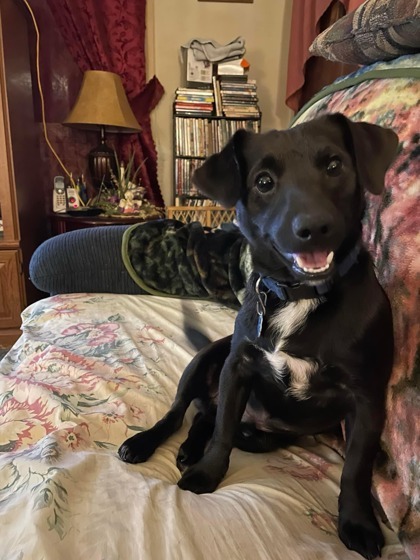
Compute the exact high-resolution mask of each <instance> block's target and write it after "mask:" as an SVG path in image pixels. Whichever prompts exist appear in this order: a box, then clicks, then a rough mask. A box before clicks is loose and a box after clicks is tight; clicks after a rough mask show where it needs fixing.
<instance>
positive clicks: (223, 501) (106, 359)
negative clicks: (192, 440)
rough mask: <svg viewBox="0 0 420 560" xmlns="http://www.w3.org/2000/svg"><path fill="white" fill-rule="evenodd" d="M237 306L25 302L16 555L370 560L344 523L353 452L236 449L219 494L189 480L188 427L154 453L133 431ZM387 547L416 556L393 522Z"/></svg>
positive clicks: (15, 381) (5, 524)
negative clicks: (345, 536)
mask: <svg viewBox="0 0 420 560" xmlns="http://www.w3.org/2000/svg"><path fill="white" fill-rule="evenodd" d="M185 315H187V316H188V317H189V324H190V325H193V326H195V327H197V328H199V329H200V330H201V331H203V332H204V333H205V334H206V335H207V336H208V337H209V338H211V339H215V338H218V337H221V336H224V335H225V334H227V333H229V332H231V330H232V326H233V321H234V315H235V313H234V311H232V310H230V309H228V308H225V307H223V306H222V305H219V304H215V303H208V302H204V301H197V300H188V301H186V300H180V299H168V298H161V297H155V296H126V295H117V296H116V295H108V294H74V295H62V296H54V297H51V298H47V299H45V300H42V301H39V302H37V303H36V304H33V305H32V306H30V307H29V308H28V309H27V310H26V311H25V312H24V315H23V335H22V337H21V338H20V340H19V341H18V342H17V343H16V345H15V346H14V347H13V349H12V350H11V351H10V352H9V353H8V355H7V356H6V357H5V358H4V359H3V361H2V362H1V364H0V557H1V559H2V560H18V559H19V560H29V559H30V560H41V559H42V560H58V559H60V560H67V559H68V560H79V559H85V558H86V559H89V560H117V559H118V560H139V559H141V560H165V559H168V560H205V559H210V558H211V559H212V560H213V559H214V560H226V559H231V560H255V559H264V560H265V559H267V560H284V559H287V560H316V559H319V560H321V559H322V560H333V559H334V560H351V559H353V560H359V559H360V557H359V556H358V555H357V554H356V553H353V552H350V551H348V550H347V549H346V548H345V547H344V545H343V544H342V543H341V542H340V540H339V539H338V537H337V533H336V521H337V496H338V489H339V478H340V472H341V468H342V459H341V456H340V455H339V454H338V453H337V452H336V451H335V450H334V449H333V448H332V447H329V446H327V445H326V444H321V443H319V442H316V441H315V440H314V439H313V438H307V439H306V440H302V442H301V445H300V446H293V447H290V448H288V449H287V450H280V451H277V452H275V453H268V454H262V455H253V454H248V453H244V452H241V451H239V450H234V451H233V454H232V461H231V466H230V468H229V471H228V473H227V476H226V478H225V479H224V481H223V483H222V484H221V486H220V488H218V489H217V490H216V492H214V493H213V494H208V495H202V496H198V495H195V494H193V493H191V492H185V491H182V490H180V489H179V488H178V487H177V486H176V482H177V480H178V479H179V476H180V474H179V471H178V470H177V468H176V464H175V457H176V454H177V450H178V447H179V445H180V443H181V442H182V441H183V439H184V438H185V437H186V431H187V429H188V424H189V423H190V422H191V417H192V414H193V411H192V410H190V411H189V412H188V414H187V419H186V421H185V423H184V427H183V429H182V430H181V431H180V432H179V433H178V434H176V435H175V436H174V437H172V438H171V439H170V440H169V441H168V442H167V443H166V444H165V445H163V446H162V447H161V448H160V449H159V450H158V451H157V452H156V453H155V454H154V455H153V457H152V458H151V459H150V460H149V461H148V462H147V463H144V464H142V465H128V464H125V463H123V462H121V461H120V460H119V459H118V456H117V454H116V450H117V449H118V446H119V445H120V444H121V442H122V441H123V440H124V439H125V438H126V437H127V436H130V435H132V434H134V433H135V432H136V431H138V430H143V429H144V428H147V427H149V426H151V425H152V424H153V423H154V422H155V421H157V420H158V419H159V418H160V417H161V416H162V415H163V414H164V413H165V412H166V410H167V409H168V407H169V405H170V403H171V401H172V399H173V397H174V394H175V390H176V386H177V383H178V380H179V377H180V374H181V372H182V370H183V368H184V367H185V365H186V364H187V363H188V362H189V360H190V359H191V357H192V356H193V355H194V353H195V350H194V349H193V348H192V347H191V345H190V343H189V342H188V341H187V340H186V338H185V335H184V331H183V317H184V316H185ZM383 529H384V532H385V535H386V540H387V546H386V547H385V549H384V551H383V558H386V559H389V560H391V559H392V560H397V559H398V560H403V559H406V558H407V556H406V555H405V553H404V552H403V550H402V548H401V545H400V544H399V543H398V542H397V538H396V535H395V533H393V532H392V531H391V530H389V529H388V528H387V527H386V526H385V525H384V526H383Z"/></svg>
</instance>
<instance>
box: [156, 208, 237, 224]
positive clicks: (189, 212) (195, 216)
mask: <svg viewBox="0 0 420 560" xmlns="http://www.w3.org/2000/svg"><path fill="white" fill-rule="evenodd" d="M167 216H168V218H172V219H174V220H179V221H180V222H184V223H186V224H189V223H190V222H200V223H201V224H202V225H203V226H207V227H211V228H217V227H219V226H220V225H221V224H224V223H227V222H232V221H233V220H234V219H235V209H234V208H228V209H226V208H222V207H220V206H169V207H168V208H167Z"/></svg>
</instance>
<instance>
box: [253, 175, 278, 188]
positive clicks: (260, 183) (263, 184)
mask: <svg viewBox="0 0 420 560" xmlns="http://www.w3.org/2000/svg"><path fill="white" fill-rule="evenodd" d="M255 186H256V187H257V189H258V190H259V191H260V192H262V193H266V192H268V191H271V189H272V188H273V187H274V181H273V179H272V178H271V177H270V175H268V173H262V174H261V175H259V176H258V177H257V180H256V182H255Z"/></svg>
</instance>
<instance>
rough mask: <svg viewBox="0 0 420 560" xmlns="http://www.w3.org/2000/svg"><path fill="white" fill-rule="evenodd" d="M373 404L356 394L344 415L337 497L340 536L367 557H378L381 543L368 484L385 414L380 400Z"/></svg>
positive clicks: (350, 546)
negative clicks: (343, 449) (352, 406)
mask: <svg viewBox="0 0 420 560" xmlns="http://www.w3.org/2000/svg"><path fill="white" fill-rule="evenodd" d="M373 404H374V403H372V402H367V401H366V400H363V399H361V398H360V397H359V398H358V400H357V401H356V405H355V413H354V414H352V415H349V416H348V417H347V418H346V439H347V451H346V460H345V463H344V468H343V473H342V476H341V491H340V497H339V535H340V538H341V540H342V541H343V542H344V544H345V545H346V546H347V548H349V549H350V550H355V551H357V552H358V553H359V554H361V555H362V556H364V557H365V558H367V559H368V560H372V559H373V558H376V557H377V556H379V555H380V552H381V549H382V547H383V545H384V538H383V535H382V532H381V529H380V527H379V524H378V522H377V520H376V518H375V515H374V512H373V507H372V498H371V485H372V470H373V464H374V461H375V457H376V455H377V452H378V450H379V439H380V435H381V432H382V428H383V424H384V417H385V414H384V405H383V403H380V404H379V403H375V404H376V406H374V405H373ZM380 411H381V412H380Z"/></svg>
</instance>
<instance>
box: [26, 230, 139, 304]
mask: <svg viewBox="0 0 420 560" xmlns="http://www.w3.org/2000/svg"><path fill="white" fill-rule="evenodd" d="M127 227H129V226H103V227H95V228H88V229H79V230H76V231H70V232H68V233H63V234H61V235H57V236H56V237H52V238H51V239H48V240H47V241H45V242H44V243H43V244H42V245H40V246H39V247H38V248H37V250H36V251H35V253H34V254H33V256H32V259H31V262H30V265H29V273H30V277H31V281H32V283H33V284H34V285H35V286H36V287H37V288H38V289H39V290H41V291H42V292H46V293H48V294H50V295H55V294H68V293H78V292H96V293H98V292H99V293H113V294H142V293H144V292H143V291H142V290H141V288H140V287H139V286H137V284H136V283H135V282H134V281H133V280H132V279H131V277H130V275H129V274H128V272H127V270H126V268H125V266H124V263H123V260H122V256H121V242H122V236H123V233H124V231H125V230H126V228H127Z"/></svg>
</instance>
